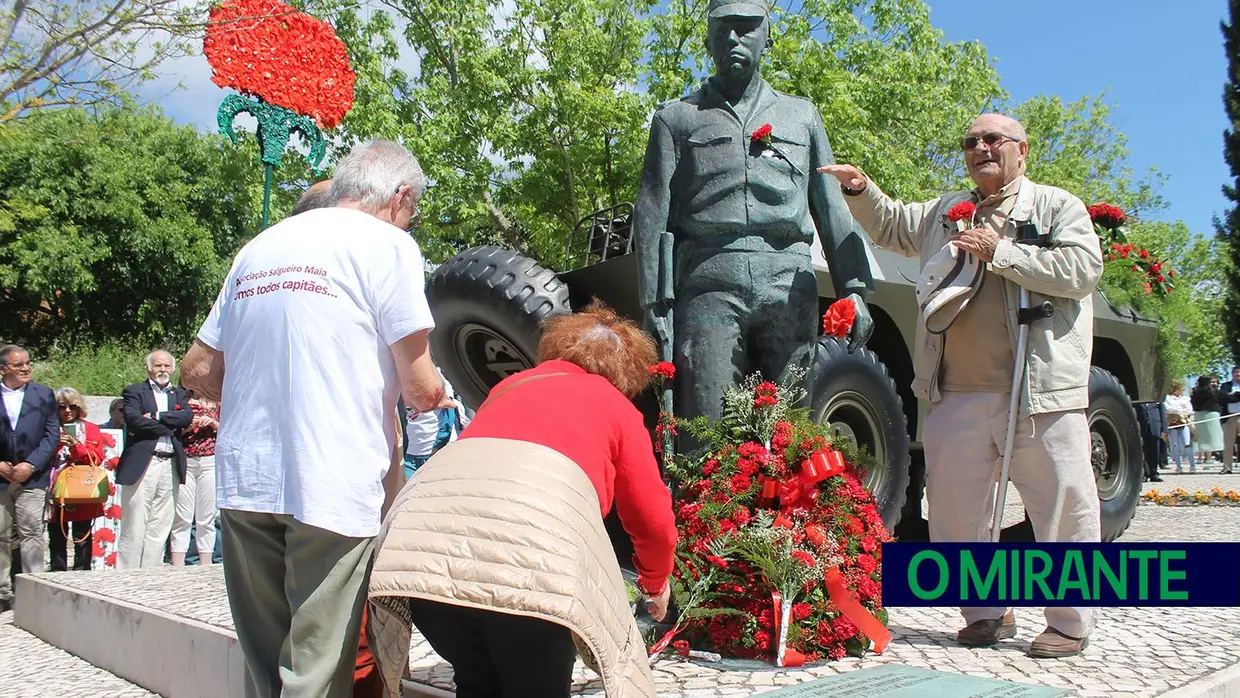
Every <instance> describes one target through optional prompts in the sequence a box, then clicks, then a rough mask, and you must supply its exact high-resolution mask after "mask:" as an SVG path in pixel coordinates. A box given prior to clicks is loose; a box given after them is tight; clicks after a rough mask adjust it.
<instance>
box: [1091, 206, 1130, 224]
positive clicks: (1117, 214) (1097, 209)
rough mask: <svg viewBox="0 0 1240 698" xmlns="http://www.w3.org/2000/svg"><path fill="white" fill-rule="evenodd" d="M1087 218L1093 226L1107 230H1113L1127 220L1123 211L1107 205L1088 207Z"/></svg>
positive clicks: (1117, 207)
mask: <svg viewBox="0 0 1240 698" xmlns="http://www.w3.org/2000/svg"><path fill="white" fill-rule="evenodd" d="M1089 217H1090V219H1091V220H1093V222H1094V224H1095V225H1098V226H1100V227H1103V228H1106V229H1107V230H1115V229H1116V228H1118V227H1120V226H1121V225H1123V224H1124V223H1125V221H1127V220H1128V216H1127V215H1125V214H1124V209H1122V208H1120V207H1119V206H1113V205H1111V204H1108V203H1101V204H1094V205H1093V206H1090V207H1089Z"/></svg>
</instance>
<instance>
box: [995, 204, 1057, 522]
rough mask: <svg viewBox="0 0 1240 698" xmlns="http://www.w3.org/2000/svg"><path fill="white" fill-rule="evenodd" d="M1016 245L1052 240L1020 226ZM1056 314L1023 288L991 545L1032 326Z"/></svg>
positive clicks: (1045, 244) (1031, 226)
mask: <svg viewBox="0 0 1240 698" xmlns="http://www.w3.org/2000/svg"><path fill="white" fill-rule="evenodd" d="M1016 241H1017V242H1019V243H1021V244H1025V245H1034V246H1036V247H1042V248H1045V247H1050V242H1051V236H1050V235H1049V234H1041V235H1040V234H1038V227H1037V226H1036V225H1034V224H1033V223H1032V222H1025V223H1021V224H1019V225H1018V226H1017V227H1016ZM1054 312H1055V307H1054V306H1053V305H1051V302H1050V301H1042V302H1041V303H1040V304H1038V305H1036V306H1034V307H1032V308H1031V307H1029V290H1028V289H1026V288H1025V287H1024V286H1021V287H1020V309H1019V310H1017V311H1016V322H1017V324H1018V325H1019V329H1018V330H1017V335H1016V353H1015V354H1014V356H1015V359H1016V361H1015V364H1016V365H1015V368H1014V370H1013V371H1012V393H1011V398H1010V399H1009V401H1008V422H1007V432H1006V434H1005V436H1004V438H1003V461H1002V465H1000V467H999V483H998V484H999V491H998V493H997V495H996V499H995V512H994V519H993V521H992V522H991V525H990V542H991V543H998V542H999V533H1000V532H1001V529H1000V526H1002V524H1003V507H1004V506H1005V505H1006V504H1007V489H1008V473H1009V471H1010V470H1011V467H1012V445H1013V444H1012V441H1013V438H1014V436H1015V434H1016V422H1017V418H1018V416H1019V413H1020V394H1021V390H1022V389H1023V388H1024V385H1025V379H1026V378H1027V377H1028V373H1029V361H1028V357H1027V356H1026V352H1027V350H1028V346H1029V325H1031V324H1033V323H1034V322H1035V321H1037V320H1041V319H1043V318H1048V317H1050V316H1051V315H1053V314H1054Z"/></svg>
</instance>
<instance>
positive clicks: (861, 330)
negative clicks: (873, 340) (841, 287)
mask: <svg viewBox="0 0 1240 698" xmlns="http://www.w3.org/2000/svg"><path fill="white" fill-rule="evenodd" d="M848 297H849V298H851V299H852V301H853V303H855V304H856V305H857V315H856V317H854V318H853V324H852V328H851V329H849V331H848V353H849V354H852V353H855V352H856V351H857V350H858V349H860V348H861V347H863V346H865V343H866V342H868V341H870V335H872V334H874V319H873V318H871V317H870V308H869V306H867V305H866V304H865V301H864V300H862V299H861V296H859V295H857V294H855V293H852V294H849V296H848Z"/></svg>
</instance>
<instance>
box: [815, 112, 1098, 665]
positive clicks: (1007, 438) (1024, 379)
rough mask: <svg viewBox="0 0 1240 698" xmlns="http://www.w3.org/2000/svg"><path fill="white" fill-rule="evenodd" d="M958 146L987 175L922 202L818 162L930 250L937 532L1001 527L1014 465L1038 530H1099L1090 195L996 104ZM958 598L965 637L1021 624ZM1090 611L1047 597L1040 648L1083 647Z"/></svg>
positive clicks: (882, 235)
mask: <svg viewBox="0 0 1240 698" xmlns="http://www.w3.org/2000/svg"><path fill="white" fill-rule="evenodd" d="M961 146H962V148H963V150H964V156H965V163H966V165H967V166H968V170H969V175H970V177H971V178H972V179H973V181H974V183H975V184H976V185H977V187H976V188H975V189H973V190H972V191H959V192H952V193H948V194H944V195H943V196H940V197H939V198H937V199H933V200H931V201H927V202H924V203H903V202H899V201H894V200H892V199H891V198H889V197H888V196H887V195H885V194H884V193H883V192H882V191H880V190H879V188H878V187H877V186H876V185H875V184H874V183H873V182H871V181H869V180H868V179H867V178H866V176H865V175H864V174H862V173H861V172H860V171H859V170H858V169H857V168H855V167H853V166H851V165H827V166H825V167H821V168H819V172H825V173H827V174H830V175H832V176H834V177H835V178H836V179H838V180H839V182H840V184H841V186H842V188H843V189H844V194H845V197H844V198H845V200H846V201H847V202H848V205H849V209H850V210H851V211H852V214H853V216H854V217H855V218H856V219H857V221H858V223H860V224H861V226H862V227H863V228H864V229H865V230H866V232H868V233H869V234H870V236H871V237H872V238H873V239H874V241H875V242H876V243H877V244H878V245H879V246H881V247H884V248H886V249H889V250H892V251H895V252H899V253H901V254H904V255H907V256H910V257H911V256H919V257H920V259H921V262H922V276H921V279H920V280H919V282H918V288H917V294H918V302H919V304H920V306H921V316H920V319H919V325H918V329H917V341H916V356H915V359H914V363H915V366H914V370H915V377H914V383H913V390H914V393H915V394H916V395H917V397H918V398H920V399H923V400H926V401H928V402H930V403H931V407H930V412H929V414H928V416H927V418H926V423H925V437H924V441H925V454H926V496H927V498H928V500H929V504H930V537H931V539H932V540H934V541H957V542H965V541H985V540H992V541H993V540H997V539H998V529H999V521H1000V519H1001V517H1002V506H1003V498H1004V496H1005V493H1006V490H1007V487H1006V483H1007V480H1008V477H1009V476H1010V478H1011V481H1012V482H1013V483H1014V484H1015V485H1016V489H1017V491H1018V492H1019V493H1020V495H1021V499H1022V500H1023V501H1024V504H1025V508H1026V509H1027V510H1028V512H1029V518H1030V519H1031V520H1032V522H1033V527H1034V533H1035V536H1036V538H1037V540H1039V541H1042V542H1055V541H1060V542H1068V541H1071V542H1097V541H1098V540H1099V539H1100V536H1101V527H1100V519H1099V512H1098V492H1097V487H1096V485H1095V483H1094V474H1093V469H1092V466H1091V463H1090V436H1089V425H1088V421H1087V418H1086V414H1085V410H1086V408H1087V407H1088V405H1089V359H1090V353H1091V349H1092V345H1093V304H1092V294H1093V291H1094V287H1095V286H1096V284H1097V283H1098V279H1099V277H1100V276H1101V275H1102V252H1101V249H1100V246H1099V242H1098V237H1097V235H1095V234H1094V231H1093V227H1092V225H1091V223H1090V219H1089V214H1088V212H1087V211H1086V208H1085V205H1084V204H1083V203H1082V202H1081V201H1080V199H1078V198H1077V197H1075V196H1073V195H1071V194H1069V193H1067V192H1065V191H1063V190H1061V189H1057V188H1055V187H1050V186H1045V185H1041V184H1036V183H1034V182H1032V181H1030V180H1029V179H1028V178H1027V177H1025V159H1026V156H1027V155H1028V152H1029V145H1028V142H1027V141H1026V137H1025V130H1024V128H1023V127H1022V126H1021V125H1020V123H1018V122H1017V121H1016V120H1014V119H1012V118H1010V117H1007V116H1003V115H1000V114H986V115H984V116H982V117H980V118H978V119H977V120H976V121H974V122H973V124H972V125H971V126H970V128H969V131H968V133H967V134H965V137H964V138H963V139H962V141H961ZM963 203H967V204H969V205H966V206H961V204H963ZM957 220H960V221H961V222H960V223H957V222H956V221H957ZM996 487H998V500H999V501H998V502H996V501H995V499H996V497H995V490H996ZM961 611H962V614H963V615H964V618H965V622H966V624H967V625H966V627H965V628H963V629H962V630H960V631H959V632H958V633H957V636H956V639H957V642H959V643H960V644H962V645H966V646H972V647H979V646H989V645H994V644H996V643H998V642H999V641H1000V640H1002V639H1004V638H1011V637H1014V636H1015V635H1016V621H1015V618H1014V617H1013V616H1012V615H1011V614H1010V612H1009V611H1008V609H1005V608H963V609H961ZM1094 622H1095V621H1094V612H1093V610H1092V609H1088V608H1067V607H1060V608H1048V609H1046V623H1047V628H1046V630H1045V631H1043V632H1042V633H1041V634H1040V635H1039V636H1038V637H1037V638H1036V639H1034V640H1033V642H1032V643H1031V644H1030V647H1029V655H1030V656H1033V657H1068V656H1072V655H1075V654H1078V653H1080V652H1081V650H1083V649H1084V648H1085V646H1086V645H1087V644H1088V637H1089V634H1090V633H1091V632H1092V631H1093V628H1094Z"/></svg>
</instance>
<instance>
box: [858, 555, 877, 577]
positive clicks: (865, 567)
mask: <svg viewBox="0 0 1240 698" xmlns="http://www.w3.org/2000/svg"><path fill="white" fill-rule="evenodd" d="M856 562H857V567H860V568H861V571H863V572H865V573H866V574H874V570H876V569H878V561H877V560H875V559H874V556H873V555H867V554H865V553H861V554H860V555H858V556H857V560H856Z"/></svg>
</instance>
